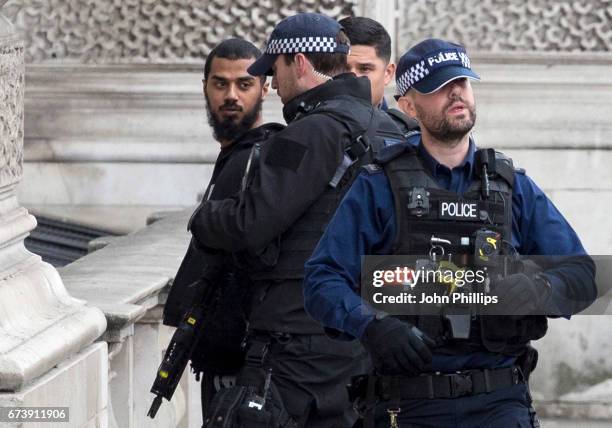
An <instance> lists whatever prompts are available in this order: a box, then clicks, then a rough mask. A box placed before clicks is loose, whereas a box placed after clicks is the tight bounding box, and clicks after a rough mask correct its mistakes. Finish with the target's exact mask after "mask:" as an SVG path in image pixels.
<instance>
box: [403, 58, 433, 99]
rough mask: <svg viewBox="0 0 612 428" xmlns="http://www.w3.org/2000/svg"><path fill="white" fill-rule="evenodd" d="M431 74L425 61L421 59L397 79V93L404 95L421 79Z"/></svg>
mask: <svg viewBox="0 0 612 428" xmlns="http://www.w3.org/2000/svg"><path fill="white" fill-rule="evenodd" d="M428 74H429V69H428V68H427V67H426V66H425V61H424V60H423V61H421V62H419V63H417V64H415V65H413V66H412V67H410V68H409V69H408V70H406V71H405V72H404V74H402V75H401V76H400V77H399V79H398V80H397V94H398V95H400V96H402V95H404V94H405V93H406V92H408V90H409V89H410V88H412V86H413V85H414V84H415V83H417V82H418V81H419V80H421V79H423V78H424V77H425V76H427V75H428Z"/></svg>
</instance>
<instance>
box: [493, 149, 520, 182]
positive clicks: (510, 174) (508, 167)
mask: <svg viewBox="0 0 612 428" xmlns="http://www.w3.org/2000/svg"><path fill="white" fill-rule="evenodd" d="M495 164H496V166H495V168H496V172H497V174H499V175H500V176H501V177H502V178H503V179H504V180H506V181H507V182H508V183H509V184H510V185H511V186H514V172H515V171H516V170H515V168H514V163H513V162H512V158H510V157H508V156H506V155H505V154H503V153H502V152H498V151H497V150H496V151H495Z"/></svg>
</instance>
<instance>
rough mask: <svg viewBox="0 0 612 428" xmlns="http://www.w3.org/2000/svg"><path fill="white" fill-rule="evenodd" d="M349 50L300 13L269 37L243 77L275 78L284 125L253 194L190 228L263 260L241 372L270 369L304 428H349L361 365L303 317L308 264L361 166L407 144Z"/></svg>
mask: <svg viewBox="0 0 612 428" xmlns="http://www.w3.org/2000/svg"><path fill="white" fill-rule="evenodd" d="M348 52H349V41H348V39H347V38H346V35H345V34H344V32H343V31H342V27H341V26H340V25H339V24H338V23H337V22H336V21H334V20H333V19H331V18H329V17H327V16H324V15H321V14H315V13H302V14H298V15H295V16H291V17H289V18H286V19H284V20H283V21H281V22H280V23H279V24H278V25H277V26H276V27H275V29H274V31H273V32H272V34H271V36H270V39H269V41H268V43H267V46H266V49H265V52H264V54H263V55H262V56H261V57H260V58H259V59H258V60H257V61H256V62H255V63H254V64H253V65H252V66H251V67H250V68H249V73H251V74H252V75H264V74H271V75H273V79H272V86H273V88H275V89H276V90H277V92H278V95H279V96H280V98H281V101H282V102H283V104H284V107H283V115H284V117H285V119H286V121H287V123H288V126H287V127H286V128H285V129H284V130H283V131H281V132H279V133H277V134H275V135H274V136H272V137H271V138H270V139H269V140H268V141H266V143H265V144H264V145H263V147H262V150H261V155H260V158H259V162H258V164H259V168H258V172H257V174H256V175H255V177H254V180H253V183H252V185H251V186H250V187H249V188H248V189H246V191H244V192H241V193H240V194H238V195H236V196H235V197H234V198H231V199H226V200H221V201H218V200H215V201H213V200H209V201H206V202H204V203H203V204H202V205H201V206H200V208H199V210H198V211H197V212H196V213H195V214H194V217H193V220H192V223H191V231H192V233H193V236H194V239H195V240H196V241H197V242H198V243H199V245H201V246H204V247H208V248H212V249H217V250H219V249H220V250H225V251H232V252H235V251H247V252H249V253H250V254H251V255H252V256H253V257H256V258H257V259H258V260H260V261H264V262H265V266H264V263H262V264H260V265H259V266H254V267H252V268H251V271H250V278H251V279H252V280H253V285H252V291H253V298H252V305H251V306H252V309H251V312H250V315H249V319H248V322H249V330H250V334H249V338H248V351H247V365H251V364H261V365H262V366H263V367H266V368H271V369H272V383H273V384H274V385H275V387H276V388H277V389H278V390H279V392H280V396H281V397H282V399H283V402H284V405H285V407H286V409H287V411H288V412H289V414H290V415H292V416H293V418H294V419H295V420H296V421H298V422H299V424H300V425H301V426H307V427H333V426H338V427H345V426H350V425H351V424H352V422H353V421H354V420H355V419H356V414H355V413H354V411H353V410H352V408H351V405H350V403H349V401H348V396H347V392H346V389H345V385H346V384H347V383H348V381H349V379H350V377H351V376H353V375H355V374H358V373H362V372H363V371H364V370H365V360H366V359H365V352H364V350H363V347H362V346H361V345H360V344H359V342H352V343H350V342H345V343H341V342H336V341H333V340H331V339H329V338H328V337H327V336H326V335H325V334H324V330H323V328H322V326H321V325H320V324H318V323H317V322H315V321H314V320H313V319H312V318H310V317H309V316H308V315H307V314H306V312H305V310H304V299H303V290H302V280H303V276H304V262H305V261H306V259H307V258H308V257H309V256H310V254H311V253H312V250H313V249H314V247H315V245H316V243H317V242H318V240H319V238H320V236H321V233H322V231H323V230H324V229H325V225H326V224H327V222H328V221H329V218H330V217H331V215H332V214H333V212H334V210H335V208H336V206H337V204H338V203H339V201H340V199H341V198H342V196H343V195H344V193H345V191H346V189H348V185H349V184H350V182H352V180H353V178H354V177H355V176H356V174H357V171H358V170H359V166H360V165H363V164H364V163H366V162H369V161H368V159H371V154H372V153H373V152H375V151H377V150H378V149H379V148H380V147H382V146H384V145H385V144H387V143H389V144H390V142H392V141H395V142H398V141H400V140H401V139H402V134H401V132H399V130H398V128H397V127H396V126H395V125H394V123H393V122H392V121H391V120H390V119H389V118H388V116H386V115H385V114H383V113H381V112H380V111H379V110H378V109H377V108H374V107H373V106H372V102H371V91H370V82H369V81H368V79H367V78H357V77H356V76H355V75H354V74H352V73H349V72H348V65H347V54H348ZM381 129H384V131H385V132H384V133H383V132H379V130H381Z"/></svg>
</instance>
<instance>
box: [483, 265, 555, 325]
mask: <svg viewBox="0 0 612 428" xmlns="http://www.w3.org/2000/svg"><path fill="white" fill-rule="evenodd" d="M550 292H551V289H550V286H549V284H548V282H547V281H545V280H544V279H543V278H540V277H537V276H536V277H535V278H532V277H529V276H527V275H525V274H524V273H515V274H513V275H508V276H507V277H505V278H502V279H500V280H499V281H496V282H495V283H494V284H493V294H495V295H497V298H498V303H497V305H496V306H497V308H496V312H498V313H499V314H500V315H510V316H511V317H523V316H525V315H535V314H544V311H545V308H544V301H545V300H546V299H547V298H548V296H549V295H550Z"/></svg>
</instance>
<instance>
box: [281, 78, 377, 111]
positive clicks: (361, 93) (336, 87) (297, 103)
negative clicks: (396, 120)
mask: <svg viewBox="0 0 612 428" xmlns="http://www.w3.org/2000/svg"><path fill="white" fill-rule="evenodd" d="M340 95H350V96H353V97H356V98H361V99H363V100H365V101H367V102H368V103H371V99H372V94H371V89H370V81H369V80H368V78H367V77H357V76H355V75H354V74H353V73H343V74H339V75H338V76H336V77H334V78H333V80H329V81H327V82H325V83H323V84H321V85H319V86H315V87H314V88H312V89H310V90H308V91H306V92H304V93H303V94H300V95H298V96H297V97H295V98H293V99H292V100H291V101H289V102H288V103H287V104H285V106H284V107H283V117H284V118H285V120H286V121H287V123H290V122H291V121H293V120H294V119H296V116H297V115H298V113H302V114H307V113H308V112H310V110H312V109H313V108H315V107H316V106H317V105H318V104H319V103H320V102H322V101H326V100H329V99H332V98H335V97H337V96H340Z"/></svg>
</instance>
